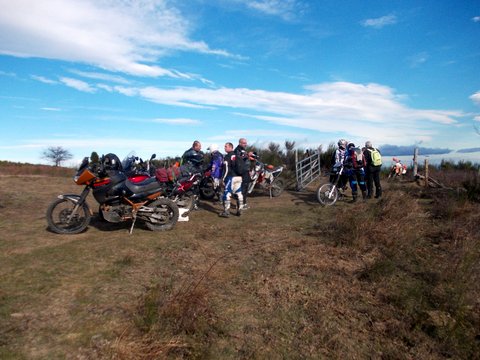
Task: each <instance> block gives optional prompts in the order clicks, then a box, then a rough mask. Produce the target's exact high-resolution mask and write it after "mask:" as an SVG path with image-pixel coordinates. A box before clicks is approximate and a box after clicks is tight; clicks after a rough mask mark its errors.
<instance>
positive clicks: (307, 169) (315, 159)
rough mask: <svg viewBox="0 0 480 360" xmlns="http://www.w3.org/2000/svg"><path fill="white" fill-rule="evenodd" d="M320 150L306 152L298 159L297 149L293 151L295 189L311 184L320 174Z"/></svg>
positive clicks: (298, 189)
mask: <svg viewBox="0 0 480 360" xmlns="http://www.w3.org/2000/svg"><path fill="white" fill-rule="evenodd" d="M320 150H321V148H320V147H319V148H318V149H317V150H315V151H313V152H311V153H309V152H308V150H307V153H306V154H305V156H304V157H303V159H301V160H299V159H298V150H297V151H295V175H296V178H297V191H300V190H302V189H304V188H305V187H307V186H308V185H309V184H311V183H312V182H313V181H315V179H317V178H318V177H319V176H320V175H321V170H320Z"/></svg>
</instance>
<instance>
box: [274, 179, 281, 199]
mask: <svg viewBox="0 0 480 360" xmlns="http://www.w3.org/2000/svg"><path fill="white" fill-rule="evenodd" d="M283 188H284V185H283V180H282V179H276V180H275V181H274V182H273V184H272V190H271V191H272V196H273V197H277V196H280V194H281V193H282V192H283Z"/></svg>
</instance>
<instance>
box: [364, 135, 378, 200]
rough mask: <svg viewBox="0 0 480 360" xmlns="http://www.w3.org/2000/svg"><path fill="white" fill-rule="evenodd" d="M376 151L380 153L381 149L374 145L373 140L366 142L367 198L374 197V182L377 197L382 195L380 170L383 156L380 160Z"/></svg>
mask: <svg viewBox="0 0 480 360" xmlns="http://www.w3.org/2000/svg"><path fill="white" fill-rule="evenodd" d="M375 152H378V154H380V151H379V150H378V149H376V148H374V147H373V145H372V142H371V141H367V142H366V143H365V151H364V152H363V154H364V155H365V162H366V166H365V173H366V177H367V199H371V198H372V194H373V183H375V198H376V199H378V198H379V197H381V196H382V185H381V184H380V170H381V169H382V162H381V157H380V160H378V157H379V155H377V156H375Z"/></svg>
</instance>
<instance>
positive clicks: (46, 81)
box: [30, 75, 58, 85]
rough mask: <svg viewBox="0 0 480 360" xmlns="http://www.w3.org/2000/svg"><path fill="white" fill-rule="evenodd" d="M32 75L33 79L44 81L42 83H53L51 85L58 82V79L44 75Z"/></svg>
mask: <svg viewBox="0 0 480 360" xmlns="http://www.w3.org/2000/svg"><path fill="white" fill-rule="evenodd" d="M30 77H31V78H32V79H33V80H37V81H40V82H42V83H44V84H51V85H55V84H58V81H55V80H51V79H47V78H46V77H44V76H38V75H31V76H30Z"/></svg>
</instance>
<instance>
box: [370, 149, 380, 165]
mask: <svg viewBox="0 0 480 360" xmlns="http://www.w3.org/2000/svg"><path fill="white" fill-rule="evenodd" d="M368 151H370V155H371V157H372V165H373V166H380V165H382V155H381V154H380V151H378V150H377V149H375V148H373V149H368Z"/></svg>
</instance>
